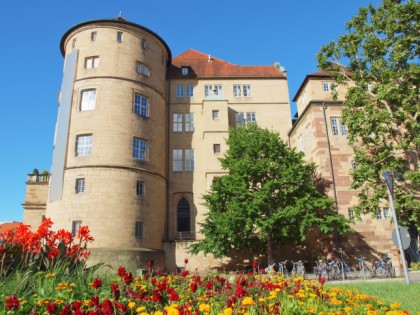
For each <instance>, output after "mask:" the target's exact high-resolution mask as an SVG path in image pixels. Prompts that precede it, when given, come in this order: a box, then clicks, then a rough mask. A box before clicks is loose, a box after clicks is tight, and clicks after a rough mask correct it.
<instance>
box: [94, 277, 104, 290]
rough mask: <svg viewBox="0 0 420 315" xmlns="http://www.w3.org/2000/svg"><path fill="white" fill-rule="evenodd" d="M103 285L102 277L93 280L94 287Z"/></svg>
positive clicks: (97, 287)
mask: <svg viewBox="0 0 420 315" xmlns="http://www.w3.org/2000/svg"><path fill="white" fill-rule="evenodd" d="M101 286H102V279H101V278H95V280H93V282H92V287H94V288H95V289H99V288H100V287H101Z"/></svg>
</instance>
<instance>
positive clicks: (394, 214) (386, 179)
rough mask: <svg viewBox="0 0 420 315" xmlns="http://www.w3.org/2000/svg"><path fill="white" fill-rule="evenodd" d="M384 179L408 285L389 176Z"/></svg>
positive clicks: (385, 175)
mask: <svg viewBox="0 0 420 315" xmlns="http://www.w3.org/2000/svg"><path fill="white" fill-rule="evenodd" d="M384 177H385V181H386V182H387V188H388V189H387V191H388V197H389V202H390V204H391V210H392V218H393V219H394V226H395V233H396V235H397V242H398V248H399V250H400V256H401V260H402V264H403V269H404V277H405V282H406V283H407V284H409V283H410V278H409V277H408V271H407V262H406V261H405V254H404V249H403V246H402V241H401V234H400V229H399V227H398V220H397V214H396V213H395V208H394V198H393V197H392V192H391V188H390V187H389V186H390V185H389V182H388V180H389V179H390V174H389V173H384ZM387 177H388V178H387Z"/></svg>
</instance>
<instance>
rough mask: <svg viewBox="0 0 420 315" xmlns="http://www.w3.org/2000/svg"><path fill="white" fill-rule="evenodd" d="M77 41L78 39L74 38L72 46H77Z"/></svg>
mask: <svg viewBox="0 0 420 315" xmlns="http://www.w3.org/2000/svg"><path fill="white" fill-rule="evenodd" d="M76 41H77V39H76V38H73V41H72V42H71V48H74V47H76Z"/></svg>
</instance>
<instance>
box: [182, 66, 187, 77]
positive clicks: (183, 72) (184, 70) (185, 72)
mask: <svg viewBox="0 0 420 315" xmlns="http://www.w3.org/2000/svg"><path fill="white" fill-rule="evenodd" d="M181 73H182V75H188V68H187V67H183V68H182V69H181Z"/></svg>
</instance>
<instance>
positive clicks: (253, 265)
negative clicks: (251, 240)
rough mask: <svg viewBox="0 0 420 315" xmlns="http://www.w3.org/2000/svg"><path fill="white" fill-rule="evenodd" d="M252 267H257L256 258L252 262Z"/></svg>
mask: <svg viewBox="0 0 420 315" xmlns="http://www.w3.org/2000/svg"><path fill="white" fill-rule="evenodd" d="M252 268H254V269H257V268H258V262H257V261H256V260H254V261H253V262H252Z"/></svg>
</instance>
